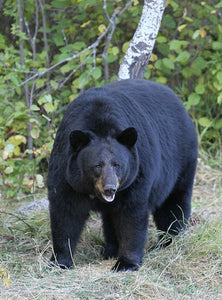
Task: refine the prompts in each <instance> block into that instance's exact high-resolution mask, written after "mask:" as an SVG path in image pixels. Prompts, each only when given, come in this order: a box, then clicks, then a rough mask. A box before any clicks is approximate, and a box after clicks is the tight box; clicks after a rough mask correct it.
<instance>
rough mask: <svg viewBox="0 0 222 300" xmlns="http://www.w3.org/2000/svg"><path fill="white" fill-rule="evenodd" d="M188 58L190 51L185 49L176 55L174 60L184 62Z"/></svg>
mask: <svg viewBox="0 0 222 300" xmlns="http://www.w3.org/2000/svg"><path fill="white" fill-rule="evenodd" d="M189 58H190V53H189V52H187V51H183V52H181V53H180V54H179V55H178V56H177V58H176V61H177V62H179V63H182V64H185V63H186V62H187V61H188V60H189Z"/></svg>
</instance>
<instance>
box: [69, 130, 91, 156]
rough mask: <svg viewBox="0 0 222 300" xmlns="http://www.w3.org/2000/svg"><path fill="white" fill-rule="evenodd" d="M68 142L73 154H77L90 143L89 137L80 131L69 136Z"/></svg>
mask: <svg viewBox="0 0 222 300" xmlns="http://www.w3.org/2000/svg"><path fill="white" fill-rule="evenodd" d="M69 141H70V144H71V146H72V149H73V150H74V152H79V151H80V150H81V149H82V148H84V147H85V146H86V145H87V144H88V143H89V142H90V136H89V134H88V133H86V132H83V131H81V130H74V131H72V132H71V133H70V135H69Z"/></svg>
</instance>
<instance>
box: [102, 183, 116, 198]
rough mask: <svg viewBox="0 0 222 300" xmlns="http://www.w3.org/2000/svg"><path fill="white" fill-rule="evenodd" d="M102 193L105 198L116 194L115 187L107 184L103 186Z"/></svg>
mask: <svg viewBox="0 0 222 300" xmlns="http://www.w3.org/2000/svg"><path fill="white" fill-rule="evenodd" d="M104 193H105V194H106V195H107V196H112V195H113V194H115V193H116V186H115V185H113V184H107V185H106V186H104Z"/></svg>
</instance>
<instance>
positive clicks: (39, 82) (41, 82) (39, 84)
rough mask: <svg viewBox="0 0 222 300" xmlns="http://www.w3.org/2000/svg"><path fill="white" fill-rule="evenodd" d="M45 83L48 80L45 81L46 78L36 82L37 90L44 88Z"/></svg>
mask: <svg viewBox="0 0 222 300" xmlns="http://www.w3.org/2000/svg"><path fill="white" fill-rule="evenodd" d="M45 82H46V79H45V78H42V79H39V80H38V81H37V82H36V88H37V89H39V88H41V87H43V86H44V84H45Z"/></svg>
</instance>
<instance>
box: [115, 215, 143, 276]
mask: <svg viewBox="0 0 222 300" xmlns="http://www.w3.org/2000/svg"><path fill="white" fill-rule="evenodd" d="M114 219H115V227H116V233H117V237H118V241H119V253H118V260H117V262H116V264H115V265H114V267H113V268H112V270H113V271H117V272H118V271H136V270H137V269H138V268H139V267H140V265H141V263H142V258H143V255H144V247H145V243H146V235H147V226H148V213H146V212H144V211H143V212H142V211H139V212H138V213H137V212H135V211H134V212H133V214H127V215H126V214H118V215H115V216H114Z"/></svg>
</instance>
